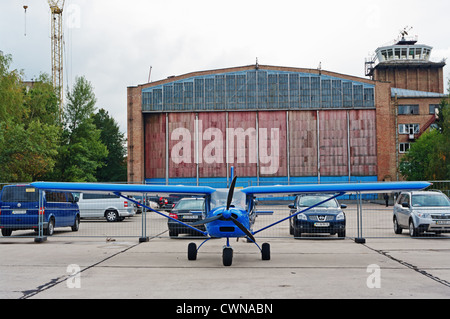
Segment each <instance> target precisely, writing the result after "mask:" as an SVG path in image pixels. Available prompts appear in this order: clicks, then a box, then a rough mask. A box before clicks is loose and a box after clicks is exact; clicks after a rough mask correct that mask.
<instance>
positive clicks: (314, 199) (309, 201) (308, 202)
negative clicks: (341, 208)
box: [298, 195, 338, 208]
mask: <svg viewBox="0 0 450 319" xmlns="http://www.w3.org/2000/svg"><path fill="white" fill-rule="evenodd" d="M330 197H331V196H326V195H323V196H320V195H319V196H301V197H300V198H299V200H298V206H302V207H311V206H313V205H316V204H317V203H320V202H323V201H324V200H327V199H328V198H330ZM317 207H327V208H337V207H338V203H337V201H336V200H335V199H331V200H329V201H328V202H325V203H322V204H320V205H318V206H317Z"/></svg>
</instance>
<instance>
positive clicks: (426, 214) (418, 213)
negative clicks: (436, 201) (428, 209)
mask: <svg viewBox="0 0 450 319" xmlns="http://www.w3.org/2000/svg"><path fill="white" fill-rule="evenodd" d="M415 213H416V215H417V216H418V217H420V218H430V214H429V213H420V212H415Z"/></svg>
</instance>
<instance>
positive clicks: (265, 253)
mask: <svg viewBox="0 0 450 319" xmlns="http://www.w3.org/2000/svg"><path fill="white" fill-rule="evenodd" d="M261 258H262V260H270V244H268V243H264V244H262V246H261Z"/></svg>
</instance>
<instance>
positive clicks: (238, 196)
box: [211, 188, 247, 209]
mask: <svg viewBox="0 0 450 319" xmlns="http://www.w3.org/2000/svg"><path fill="white" fill-rule="evenodd" d="M227 198H228V189H226V188H223V189H217V190H216V191H215V192H214V193H212V194H211V209H214V208H216V207H220V206H227ZM231 205H234V207H240V208H243V209H247V208H246V203H245V194H244V193H243V192H241V191H240V190H237V189H235V190H234V193H233V200H232V201H231Z"/></svg>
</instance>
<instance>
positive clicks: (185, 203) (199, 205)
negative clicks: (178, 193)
mask: <svg viewBox="0 0 450 319" xmlns="http://www.w3.org/2000/svg"><path fill="white" fill-rule="evenodd" d="M174 209H179V210H198V211H203V210H204V209H205V200H204V199H188V200H180V201H179V202H178V203H177V204H176V205H175V207H174Z"/></svg>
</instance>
